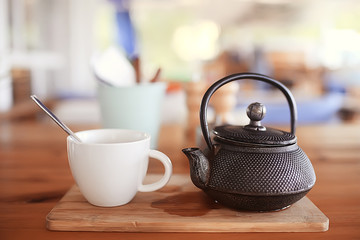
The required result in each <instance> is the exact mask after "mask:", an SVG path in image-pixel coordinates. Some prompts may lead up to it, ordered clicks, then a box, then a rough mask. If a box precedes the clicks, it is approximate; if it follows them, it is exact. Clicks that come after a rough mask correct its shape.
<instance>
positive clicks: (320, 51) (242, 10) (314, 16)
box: [0, 0, 360, 124]
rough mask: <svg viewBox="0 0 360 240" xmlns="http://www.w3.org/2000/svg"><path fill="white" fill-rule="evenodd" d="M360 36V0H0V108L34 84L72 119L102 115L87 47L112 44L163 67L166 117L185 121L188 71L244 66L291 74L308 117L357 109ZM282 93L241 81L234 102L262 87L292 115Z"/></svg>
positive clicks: (204, 77)
mask: <svg viewBox="0 0 360 240" xmlns="http://www.w3.org/2000/svg"><path fill="white" fill-rule="evenodd" d="M359 43H360V1H357V0H317V1H311V0H298V1H292V0H227V1H222V0H211V1H210V0H207V1H206V0H127V1H125V0H72V1H70V0H0V114H2V115H4V114H8V113H9V112H10V111H13V109H14V108H16V107H17V106H19V105H21V104H22V103H23V102H25V101H28V100H29V95H30V94H36V95H37V96H38V97H40V98H42V99H57V100H58V99H60V100H63V101H62V105H57V108H56V112H57V114H59V115H60V116H61V118H62V119H64V120H65V121H74V122H81V121H88V122H89V121H90V122H97V121H99V112H98V107H97V105H96V91H97V81H96V79H95V76H94V72H93V71H94V70H93V66H92V62H91V61H92V60H91V59H93V58H94V56H98V55H99V54H101V53H104V52H106V51H107V50H109V49H111V47H114V46H115V47H116V48H117V49H120V52H121V53H122V54H123V56H124V57H125V58H126V59H127V60H129V62H132V61H134V59H135V60H136V59H140V62H141V65H140V68H141V78H143V79H145V80H147V79H151V77H152V76H153V75H154V73H155V72H156V71H157V69H158V68H159V67H160V68H161V79H160V80H161V81H166V82H168V91H167V100H166V101H165V102H164V112H168V113H169V112H170V113H171V114H166V116H167V118H166V119H164V121H167V122H171V121H186V114H187V110H188V109H189V103H186V97H187V96H188V94H189V93H188V91H189V90H187V89H189V88H190V89H195V88H196V87H195V85H196V84H195V85H194V86H191V87H186V86H190V85H189V84H190V83H199V82H206V83H207V84H210V83H212V82H214V81H216V80H218V79H220V78H222V77H224V76H226V75H229V74H232V73H237V72H257V73H262V74H266V75H269V76H271V77H273V78H275V79H277V80H279V81H281V82H282V83H284V84H285V85H286V86H288V87H289V88H290V89H291V91H292V92H293V94H294V95H295V98H296V100H297V104H298V111H299V123H300V124H301V123H302V124H307V123H323V122H334V121H335V122H346V121H359V114H360V108H359V105H360V104H359V103H360V44H359ZM205 85H206V84H205ZM205 88H206V87H205ZM202 91H203V90H199V92H198V93H197V94H200V95H201V94H202ZM278 95H279V94H278V93H274V92H273V89H271V88H269V87H268V86H264V85H263V84H254V83H252V82H244V83H241V84H239V85H238V89H237V91H236V98H237V102H236V106H235V108H236V109H239V111H243V109H244V106H245V105H246V104H247V103H248V102H247V101H246V103H245V101H244V100H243V99H256V100H257V101H262V102H263V103H265V104H266V105H269V107H268V108H269V109H268V112H269V115H268V121H269V122H276V123H284V122H288V117H286V118H284V115H286V116H288V115H289V114H288V110H287V109H286V108H287V104H286V102H285V101H284V99H282V98H281V97H280V98H279V96H278ZM259 98H260V99H259ZM174 105H175V106H177V107H174ZM79 109H81V110H79ZM164 115H165V114H164ZM84 116H85V117H84ZM284 119H285V120H284Z"/></svg>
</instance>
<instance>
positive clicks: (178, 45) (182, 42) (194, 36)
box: [172, 21, 220, 61]
mask: <svg viewBox="0 0 360 240" xmlns="http://www.w3.org/2000/svg"><path fill="white" fill-rule="evenodd" d="M219 35H220V28H219V26H218V25H217V24H216V23H215V22H213V21H200V22H197V23H195V24H192V25H183V26H180V27H178V28H177V29H176V30H175V33H174V35H173V40H172V46H173V48H174V51H175V52H176V54H177V55H178V56H179V57H180V58H181V59H183V60H185V61H194V60H208V59H211V58H213V57H215V56H216V54H217V53H218V51H219V49H218V45H217V42H218V39H219Z"/></svg>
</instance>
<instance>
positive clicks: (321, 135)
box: [0, 119, 360, 240]
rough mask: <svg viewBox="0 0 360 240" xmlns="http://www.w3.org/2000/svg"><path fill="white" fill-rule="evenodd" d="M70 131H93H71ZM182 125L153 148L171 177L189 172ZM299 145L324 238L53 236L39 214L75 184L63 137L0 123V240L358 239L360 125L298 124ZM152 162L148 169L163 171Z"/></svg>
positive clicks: (36, 126)
mask: <svg viewBox="0 0 360 240" xmlns="http://www.w3.org/2000/svg"><path fill="white" fill-rule="evenodd" d="M71 128H73V130H75V131H78V130H84V129H90V128H96V126H71ZM184 132H185V131H184V130H183V128H181V127H180V126H171V125H167V126H163V127H162V130H161V135H160V141H159V150H160V151H163V152H164V153H166V154H167V155H168V156H169V157H170V158H171V159H172V161H173V165H174V172H175V173H188V172H189V170H188V162H187V159H186V158H185V157H184V156H183V154H182V152H181V149H182V148H183V147H189V146H192V144H191V143H189V140H187V139H186V137H185V134H184ZM297 137H298V143H299V145H300V146H301V147H302V149H303V150H304V151H305V152H306V154H307V155H308V156H309V158H310V159H311V161H312V163H313V165H314V168H315V171H316V174H317V182H316V184H315V187H314V188H313V189H312V190H311V191H310V193H309V194H308V195H307V196H308V197H309V198H310V199H311V200H312V201H313V203H314V204H315V205H317V206H318V207H319V208H320V210H321V211H322V212H323V213H324V214H325V215H326V216H327V217H328V218H329V219H330V226H329V230H328V231H327V232H322V233H225V234H224V233H221V234H220V233H109V232H104V233H102V232H100V233H99V232H53V231H48V230H47V229H46V226H45V217H46V215H47V214H48V213H49V212H50V210H51V209H52V208H53V207H54V206H55V205H56V203H57V202H58V201H59V200H60V198H62V197H63V195H64V194H65V193H66V192H67V191H68V190H69V188H70V187H71V186H72V185H73V184H74V181H73V179H72V176H71V173H70V170H69V167H68V163H67V155H66V140H65V138H66V134H65V133H64V132H63V131H62V130H60V128H58V127H57V126H56V125H55V124H54V123H53V122H50V121H46V120H45V119H42V120H41V121H38V120H37V121H34V120H26V121H12V122H10V121H2V122H0V239H2V240H5V239H39V240H40V239H88V240H89V239H104V240H105V239H209V240H210V239H219V238H221V239H293V240H295V239H327V240H329V239H360V125H355V124H353V125H325V126H321V125H317V126H301V127H298V129H297ZM156 164H157V163H156V161H154V162H153V161H151V163H150V170H151V171H153V172H160V171H161V166H159V165H156Z"/></svg>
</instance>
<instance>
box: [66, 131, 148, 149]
mask: <svg viewBox="0 0 360 240" xmlns="http://www.w3.org/2000/svg"><path fill="white" fill-rule="evenodd" d="M114 131H115V132H127V133H133V134H140V135H143V138H141V139H139V140H132V141H128V142H110V143H101V142H99V143H97V142H78V141H75V140H74V139H73V138H72V137H71V136H70V135H69V136H67V141H68V142H73V143H75V144H79V145H91V146H104V145H127V144H136V143H139V142H143V141H148V140H150V138H151V136H150V134H148V133H146V132H143V131H138V130H132V129H122V128H98V129H88V130H83V131H78V132H75V134H82V133H86V132H91V133H92V132H114ZM79 138H80V139H81V137H79Z"/></svg>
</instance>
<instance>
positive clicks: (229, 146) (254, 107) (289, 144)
mask: <svg viewBox="0 0 360 240" xmlns="http://www.w3.org/2000/svg"><path fill="white" fill-rule="evenodd" d="M242 79H252V80H259V81H262V82H266V83H269V84H271V85H273V86H275V87H277V88H278V89H280V90H281V92H282V93H283V94H284V95H285V97H286V99H287V101H288V104H289V108H290V116H291V120H290V121H291V131H290V132H286V131H281V130H277V129H273V128H268V127H264V126H262V125H261V120H262V119H263V117H264V115H265V112H266V110H265V107H264V105H263V104H261V103H253V104H250V106H249V107H248V108H247V115H248V116H249V118H250V123H249V124H248V125H246V126H232V125H224V126H217V127H215V128H214V130H213V133H214V139H213V141H215V144H213V142H212V140H211V137H210V133H209V129H208V123H207V119H206V117H207V116H206V115H207V106H208V102H209V100H210V98H211V96H212V95H213V93H214V92H215V91H216V90H217V89H219V88H220V87H221V86H223V85H224V84H227V83H229V82H232V81H235V80H242ZM296 118H297V110H296V104H295V100H294V97H293V96H292V94H291V93H290V91H289V90H288V89H287V88H286V87H285V86H284V85H283V84H281V83H280V82H278V81H276V80H274V79H272V78H269V77H267V76H264V75H260V74H255V73H239V74H234V75H230V76H227V77H225V78H223V79H220V80H219V81H217V82H215V83H214V84H213V85H212V86H210V88H209V89H208V90H207V92H206V93H205V95H204V97H203V99H202V102H201V106H200V123H201V129H202V133H203V136H204V139H205V141H206V144H207V147H208V148H207V149H205V150H204V153H203V152H202V151H201V150H200V149H199V148H186V149H183V152H184V153H185V154H186V156H187V157H188V159H189V162H190V175H191V180H192V182H193V183H194V184H195V185H196V186H197V187H198V188H200V189H202V190H203V191H204V192H206V193H207V194H208V195H209V196H210V197H212V198H213V199H215V200H216V201H218V202H219V203H221V204H223V205H225V206H227V207H230V208H235V209H239V210H250V211H273V210H279V209H284V208H287V207H288V206H290V205H291V204H293V203H295V202H297V201H298V200H300V199H301V198H302V197H304V196H305V195H306V194H307V193H308V192H309V191H310V189H311V188H312V187H313V186H314V184H315V180H316V177H315V172H314V169H313V166H312V164H311V162H310V160H309V158H308V157H307V156H306V154H305V153H304V152H303V150H302V149H301V148H300V147H299V146H298V145H297V139H296V136H295V125H296Z"/></svg>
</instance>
